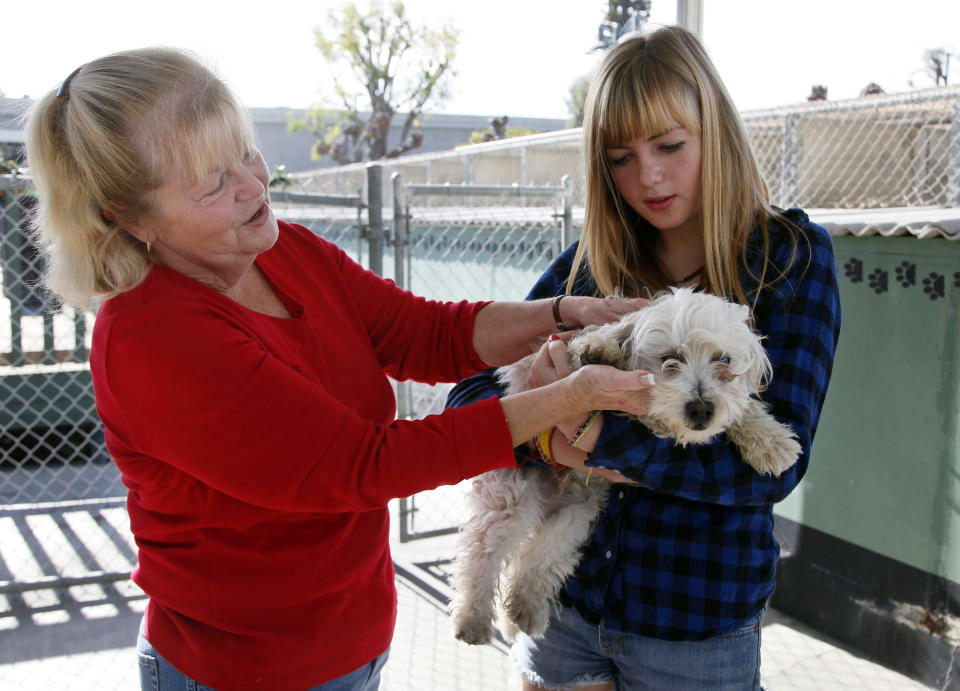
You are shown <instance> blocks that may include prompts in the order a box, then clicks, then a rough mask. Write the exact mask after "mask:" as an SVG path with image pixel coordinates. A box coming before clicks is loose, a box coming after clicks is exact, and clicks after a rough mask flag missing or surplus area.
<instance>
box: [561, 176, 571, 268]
mask: <svg viewBox="0 0 960 691" xmlns="http://www.w3.org/2000/svg"><path fill="white" fill-rule="evenodd" d="M560 186H561V187H563V234H562V235H561V237H562V242H563V247H561V248H560V251H561V252H562V251H563V250H565V249H566V248H567V247H569V246H570V245H571V243H572V242H573V176H572V175H564V176H563V177H562V178H560Z"/></svg>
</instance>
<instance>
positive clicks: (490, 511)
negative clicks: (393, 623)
mask: <svg viewBox="0 0 960 691" xmlns="http://www.w3.org/2000/svg"><path fill="white" fill-rule="evenodd" d="M748 320H749V310H748V309H747V308H746V307H745V306H743V305H738V304H735V303H732V302H728V301H726V300H723V299H722V298H719V297H716V296H713V295H709V294H707V293H700V292H695V291H693V290H691V289H689V288H681V289H673V290H672V292H670V293H665V294H662V295H661V296H660V297H658V298H657V299H656V300H654V301H653V303H652V304H651V305H649V306H648V307H645V308H643V309H640V310H638V311H636V312H633V313H631V314H628V315H627V316H625V317H623V318H622V319H621V320H620V321H618V322H614V323H611V324H605V325H603V326H590V327H587V328H585V329H584V330H583V331H582V332H581V333H580V334H578V335H577V336H575V337H574V338H572V339H571V340H570V342H569V343H568V344H567V352H568V354H569V355H570V359H571V366H572V367H573V368H574V369H576V368H578V367H581V366H583V365H587V364H594V363H599V364H610V365H613V366H614V367H618V368H620V369H642V370H647V371H649V372H652V373H653V374H654V376H655V384H654V386H653V387H652V388H651V406H650V411H649V412H648V413H647V414H646V415H644V416H641V417H639V418H638V419H639V420H640V422H642V423H643V424H644V425H646V426H647V427H649V428H650V430H651V431H652V432H653V433H654V434H656V435H657V436H659V437H674V438H675V439H676V441H677V443H678V444H681V445H686V444H700V443H704V442H707V441H709V440H710V439H712V438H713V437H714V436H716V435H717V434H719V433H720V432H723V431H726V433H727V436H728V438H729V439H730V441H731V442H733V443H734V444H736V445H737V446H738V447H739V449H740V451H741V454H742V456H743V458H744V460H745V461H746V462H747V463H749V464H750V465H751V466H753V467H754V469H756V471H757V472H758V473H763V474H771V475H779V474H781V473H782V472H783V471H784V470H786V469H787V468H789V467H790V466H791V465H793V463H794V462H795V461H796V459H797V457H798V456H799V454H800V445H799V444H798V443H797V441H796V438H795V435H794V434H793V431H792V430H791V429H790V428H789V427H788V426H786V425H783V424H781V423H779V422H777V420H776V419H774V417H773V416H772V415H771V414H770V413H769V411H768V410H767V408H766V406H765V405H764V404H763V403H762V402H761V401H760V400H759V399H758V398H756V397H755V395H756V394H757V393H758V392H759V391H761V390H763V388H764V385H765V384H766V382H767V380H768V379H769V378H770V375H771V366H770V361H769V360H768V358H767V355H766V352H765V351H764V349H763V347H762V345H761V344H760V338H759V336H757V334H755V333H754V332H753V331H751V329H750V327H749V325H748ZM533 358H534V355H531V356H529V357H527V358H524V359H523V360H520V361H519V362H517V363H516V364H513V365H510V366H508V367H502V368H500V370H498V376H499V377H500V379H501V381H502V382H503V383H504V384H505V386H506V390H507V393H516V392H518V391H522V390H523V389H524V388H525V383H526V378H527V372H528V371H529V369H530V365H531V363H532V361H533ZM585 479H586V478H585V476H584V474H582V473H579V472H572V473H567V474H564V475H558V474H557V472H556V471H555V470H554V469H553V468H552V467H549V466H525V467H522V468H520V469H512V468H510V469H503V470H494V471H491V472H488V473H485V474H483V475H481V476H480V477H478V478H477V479H475V480H474V482H473V486H472V489H471V491H470V492H469V493H468V503H469V509H470V517H469V518H468V520H467V521H466V523H465V524H464V525H463V526H462V527H461V529H460V535H459V538H458V542H457V556H456V561H455V564H454V579H453V586H454V591H455V595H454V599H453V603H452V610H453V626H454V634H455V635H456V637H457V638H458V639H460V640H462V641H465V642H467V643H472V644H483V643H488V642H489V641H490V639H491V636H492V635H493V619H494V615H495V609H496V608H495V601H496V599H497V595H498V590H499V589H500V587H501V569H502V567H503V564H504V562H507V568H506V570H505V573H504V575H503V579H502V580H503V582H502V586H503V587H502V592H501V593H500V595H501V596H502V597H501V600H502V605H503V606H502V610H503V615H504V617H503V619H502V626H503V630H504V633H505V634H506V635H507V636H508V638H512V637H513V635H514V634H515V632H516V628H519V629H520V630H522V631H524V632H525V633H527V634H529V635H530V636H533V637H538V636H541V635H543V633H544V631H546V628H547V622H548V619H549V616H550V609H551V607H552V606H553V603H554V602H555V601H556V599H557V596H558V595H559V593H560V589H561V588H562V587H563V584H564V583H565V582H566V580H567V578H569V577H570V576H571V575H572V574H573V572H574V569H575V568H576V565H577V563H578V562H579V559H580V550H581V547H582V546H583V544H584V543H585V542H586V540H587V538H588V537H589V535H590V530H591V528H592V526H593V522H594V520H595V519H596V518H597V515H598V514H599V512H600V510H601V509H602V507H603V503H604V500H605V499H606V494H607V490H608V488H609V487H610V483H609V482H608V481H607V480H603V479H600V478H597V477H594V478H592V479H590V480H589V482H586V481H585Z"/></svg>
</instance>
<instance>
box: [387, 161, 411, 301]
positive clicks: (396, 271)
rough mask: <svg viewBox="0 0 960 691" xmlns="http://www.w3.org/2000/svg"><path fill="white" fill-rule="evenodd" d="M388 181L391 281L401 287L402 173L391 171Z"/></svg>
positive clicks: (403, 254)
mask: <svg viewBox="0 0 960 691" xmlns="http://www.w3.org/2000/svg"><path fill="white" fill-rule="evenodd" d="M390 182H391V184H392V186H393V281H394V283H396V284H397V285H398V286H400V287H401V288H406V287H407V283H406V277H405V276H404V262H405V260H406V253H407V234H406V230H407V223H406V221H407V215H406V212H405V210H404V206H405V204H404V199H403V174H402V173H400V172H394V173H392V174H391V175H390Z"/></svg>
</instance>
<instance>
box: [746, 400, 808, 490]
mask: <svg viewBox="0 0 960 691" xmlns="http://www.w3.org/2000/svg"><path fill="white" fill-rule="evenodd" d="M727 433H728V435H729V437H730V440H731V441H732V442H733V443H734V444H736V445H737V447H738V448H739V449H740V453H741V455H742V456H743V460H744V461H746V462H747V463H749V464H750V465H751V466H752V467H753V469H754V470H756V471H757V472H758V473H760V474H761V475H773V476H774V477H779V476H780V475H781V474H782V473H783V472H784V471H785V470H787V468H789V467H790V466H792V465H793V464H794V463H796V462H797V459H798V458H799V457H800V453H801V451H802V450H803V449H802V448H801V447H800V443H799V442H798V441H797V437H796V435H795V434H794V433H793V430H792V429H790V427H788V426H787V425H784V424H781V423H780V422H777V420H775V419H774V418H773V416H771V415H769V414H767V413H765V412H764V413H763V414H762V415H760V416H757V417H755V418H753V419H752V420H751V421H750V424H740V425H734V426H732V427H730V429H729V430H728V431H727Z"/></svg>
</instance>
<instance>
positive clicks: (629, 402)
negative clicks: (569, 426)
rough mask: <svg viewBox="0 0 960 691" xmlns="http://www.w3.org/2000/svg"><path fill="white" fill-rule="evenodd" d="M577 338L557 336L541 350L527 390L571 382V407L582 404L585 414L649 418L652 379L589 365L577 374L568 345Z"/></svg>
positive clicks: (644, 374)
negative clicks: (597, 412) (601, 412)
mask: <svg viewBox="0 0 960 691" xmlns="http://www.w3.org/2000/svg"><path fill="white" fill-rule="evenodd" d="M574 336H576V332H574V331H566V332H563V333H560V334H555V335H553V336H551V337H550V339H549V340H547V341H546V342H545V343H544V344H543V345H542V346H541V347H540V350H539V351H538V352H537V355H536V357H534V360H533V364H532V365H531V367H530V371H529V372H528V374H527V388H528V389H536V388H539V387H541V386H546V385H547V384H552V383H553V382H555V381H558V380H560V379H569V381H568V382H567V384H568V386H569V395H570V396H571V397H572V399H573V400H572V401H571V403H575V404H579V405H578V406H577V407H581V408H582V409H583V410H584V412H589V411H591V410H622V411H624V412H627V413H631V414H633V415H644V414H646V413H647V412H648V410H649V409H650V391H649V389H650V386H651V385H652V384H653V375H652V374H650V373H649V372H643V371H629V372H625V371H623V370H618V369H616V368H614V367H609V366H607V365H587V366H586V367H582V368H580V369H578V370H577V371H575V372H574V371H573V370H572V368H571V367H570V358H569V356H568V355H567V341H569V340H570V339H571V338H573V337H574ZM591 403H592V404H591Z"/></svg>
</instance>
